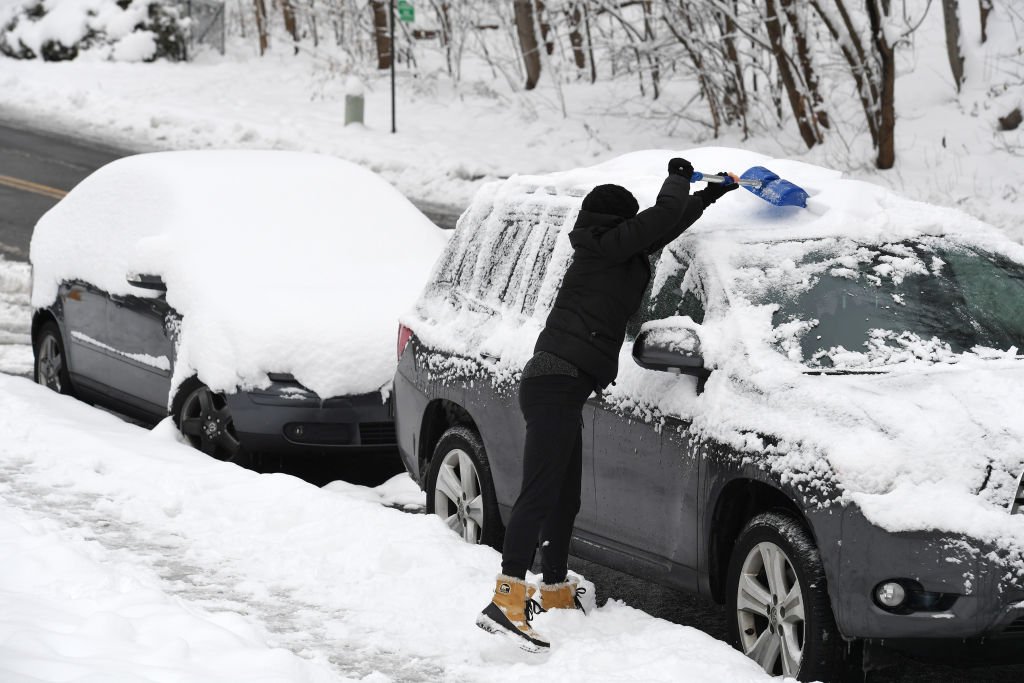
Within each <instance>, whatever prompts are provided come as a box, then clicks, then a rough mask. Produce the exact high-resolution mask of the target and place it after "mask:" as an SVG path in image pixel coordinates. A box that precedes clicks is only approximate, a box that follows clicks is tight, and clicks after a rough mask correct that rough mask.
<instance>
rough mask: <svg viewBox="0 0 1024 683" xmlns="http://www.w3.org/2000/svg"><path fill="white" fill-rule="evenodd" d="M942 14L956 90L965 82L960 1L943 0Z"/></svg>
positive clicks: (958, 90)
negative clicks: (961, 43)
mask: <svg viewBox="0 0 1024 683" xmlns="http://www.w3.org/2000/svg"><path fill="white" fill-rule="evenodd" d="M942 16H943V19H944V21H945V25H946V55H947V56H948V57H949V68H950V69H951V70H952V71H953V82H954V83H955V84H956V91H957V92H960V86H961V85H963V82H964V55H963V52H961V50H960V2H959V0H942Z"/></svg>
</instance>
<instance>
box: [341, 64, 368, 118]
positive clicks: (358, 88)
mask: <svg viewBox="0 0 1024 683" xmlns="http://www.w3.org/2000/svg"><path fill="white" fill-rule="evenodd" d="M364 101H365V100H364V96H363V83H362V81H360V80H359V79H358V78H356V77H355V76H349V77H348V80H346V81H345V125H346V126H347V125H348V124H350V123H358V124H362V123H363V103H364Z"/></svg>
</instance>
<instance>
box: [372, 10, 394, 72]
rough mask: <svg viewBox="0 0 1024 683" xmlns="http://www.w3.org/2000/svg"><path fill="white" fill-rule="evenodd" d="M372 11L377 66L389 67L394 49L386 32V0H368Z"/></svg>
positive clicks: (381, 67)
mask: <svg viewBox="0 0 1024 683" xmlns="http://www.w3.org/2000/svg"><path fill="white" fill-rule="evenodd" d="M370 9H371V10H372V11H373V38H374V42H375V43H376V44H377V68H378V69H390V68H391V60H392V59H394V51H393V49H392V45H391V36H390V34H389V33H388V4H387V2H386V0H370Z"/></svg>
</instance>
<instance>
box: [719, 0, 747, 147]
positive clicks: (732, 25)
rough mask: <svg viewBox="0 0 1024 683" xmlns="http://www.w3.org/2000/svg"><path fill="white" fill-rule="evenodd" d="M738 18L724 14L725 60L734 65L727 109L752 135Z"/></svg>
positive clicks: (726, 96) (744, 131) (734, 5)
mask: <svg viewBox="0 0 1024 683" xmlns="http://www.w3.org/2000/svg"><path fill="white" fill-rule="evenodd" d="M735 10H736V3H735V2H734V3H733V11H734V12H735ZM737 28H738V27H737V26H736V20H735V19H733V15H731V14H726V15H725V16H724V26H723V30H722V32H723V34H724V35H723V40H722V50H723V53H724V55H725V61H726V63H728V64H729V65H730V66H731V67H732V75H731V77H730V81H731V83H726V90H725V109H726V117H727V119H728V120H729V121H730V122H731V121H737V120H738V121H741V122H742V123H743V137H744V139H746V138H747V137H748V136H749V135H750V131H749V130H748V127H747V88H746V84H745V83H744V82H743V65H742V64H741V63H740V55H739V52H738V51H737V50H736V31H737Z"/></svg>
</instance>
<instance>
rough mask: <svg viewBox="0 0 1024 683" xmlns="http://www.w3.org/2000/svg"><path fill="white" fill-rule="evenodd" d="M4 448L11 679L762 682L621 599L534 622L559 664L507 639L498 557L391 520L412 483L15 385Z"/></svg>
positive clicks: (0, 586) (4, 393) (15, 381)
mask: <svg viewBox="0 0 1024 683" xmlns="http://www.w3.org/2000/svg"><path fill="white" fill-rule="evenodd" d="M0 434H3V435H4V438H3V440H2V442H0V501H2V504H0V554H2V556H3V557H4V558H5V560H4V562H3V563H0V680H4V681H11V682H12V683H13V682H18V683H23V682H24V683H28V682H29V681H31V682H33V683H34V682H36V681H58V680H60V681H63V680H70V679H75V680H85V679H86V678H87V677H88V676H90V675H92V676H94V677H95V680H103V681H128V680H131V681H168V680H174V681H204V682H210V681H229V680H230V681H241V680H244V681H286V680H287V681H337V680H363V681H373V682H374V683H376V682H383V681H391V680H403V681H437V680H452V681H463V680H465V681H520V680H524V679H526V678H529V679H530V680H536V681H542V680H550V681H560V682H563V683H567V682H570V681H586V682H587V683H589V682H590V681H594V680H612V679H615V680H643V681H680V680H685V681H725V680H728V681H752V680H764V679H765V678H766V676H765V675H764V674H763V673H762V672H761V671H760V670H759V669H758V667H757V666H756V665H755V664H754V663H753V662H752V661H750V660H748V659H746V658H745V657H743V656H742V655H741V654H739V653H738V652H736V651H734V650H732V649H731V648H729V647H728V646H727V645H725V644H724V643H722V642H719V641H717V640H715V639H713V638H711V637H710V636H708V635H706V634H704V633H703V632H701V631H697V630H695V629H692V628H688V627H684V626H677V625H674V624H670V623H668V622H665V621H662V620H659V619H655V618H653V617H650V616H649V615H647V614H645V613H643V612H640V611H638V610H635V609H632V608H630V607H628V606H626V605H624V604H622V603H620V602H617V601H609V602H608V603H607V604H605V605H604V606H603V607H601V608H600V609H596V610H594V611H593V612H592V613H591V614H590V615H589V616H587V617H584V616H583V615H581V614H578V613H577V614H545V615H542V616H541V617H539V618H538V622H537V626H538V628H540V629H542V632H544V633H545V634H546V635H548V636H549V637H550V638H552V639H553V641H554V643H555V645H554V647H553V649H552V652H551V653H550V654H549V655H546V656H540V657H536V656H533V657H531V656H529V655H526V654H525V653H521V652H520V651H518V650H517V649H514V648H510V647H509V646H507V645H505V644H503V643H498V644H495V643H494V642H493V639H492V638H490V637H488V636H487V635H486V634H484V633H483V632H482V631H480V630H479V629H477V628H476V627H475V626H473V624H472V622H473V618H474V614H475V613H476V611H477V610H479V609H480V608H481V607H482V606H483V605H484V604H486V601H487V599H488V595H489V593H490V590H491V589H492V586H493V576H494V573H495V570H496V567H497V566H498V564H499V558H498V555H497V553H496V552H495V551H493V550H491V549H489V548H484V547H473V546H467V545H465V544H464V543H463V542H462V541H461V540H459V539H458V538H456V537H455V536H454V535H452V534H451V533H450V532H449V531H448V530H447V529H445V528H444V525H443V523H442V522H441V521H440V520H439V519H437V518H435V517H433V516H426V515H408V514H405V513H403V512H401V511H399V510H396V509H391V508H389V507H385V506H382V505H381V504H380V503H381V502H384V503H395V504H398V505H402V504H411V503H412V502H414V500H413V499H415V497H416V496H417V495H418V494H417V492H416V491H415V487H414V485H413V484H412V482H411V481H409V480H408V479H405V478H404V477H403V478H402V479H398V480H393V481H392V482H389V483H388V484H387V485H386V486H385V487H383V488H381V489H377V490H375V491H367V490H365V489H363V490H362V491H356V490H355V488H354V487H351V486H347V485H338V486H329V487H327V488H326V489H318V488H316V487H314V486H311V485H309V484H306V483H304V482H302V481H300V480H298V479H295V478H293V477H289V476H286V475H257V474H255V473H253V472H250V471H248V470H243V469H240V468H238V467H235V466H233V465H227V464H224V463H220V462H217V461H214V460H211V459H209V458H207V457H206V456H203V455H202V454H200V453H198V452H196V451H194V450H192V449H190V448H188V447H186V446H184V445H182V444H180V443H178V442H177V441H176V439H175V432H174V431H173V429H172V428H171V427H170V425H169V424H167V423H164V424H162V425H160V426H159V427H157V428H156V429H155V430H153V431H147V430H143V429H139V428H138V427H134V426H132V425H128V424H125V423H124V422H122V421H121V420H118V419H117V418H115V417H113V416H111V415H108V414H105V413H101V412H99V411H96V410H94V409H92V408H90V407H88V406H86V405H84V404H82V403H79V402H77V401H75V400H73V399H69V398H66V397H63V396H59V395H57V394H54V393H52V392H49V391H47V390H45V389H42V388H40V387H38V386H37V385H35V384H32V383H31V382H29V381H28V380H26V379H21V378H12V377H7V376H3V375H0ZM374 498H376V500H374ZM541 664H543V665H542V666H541Z"/></svg>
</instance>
